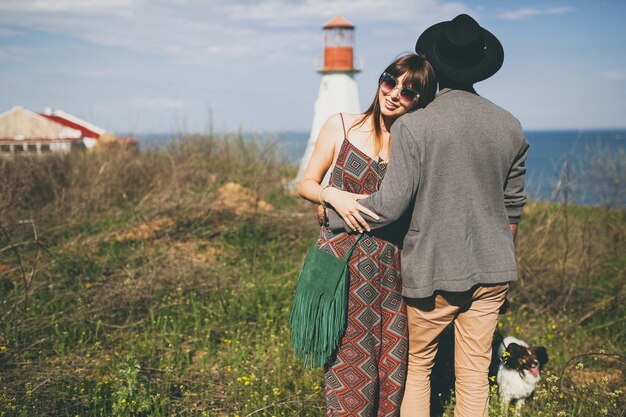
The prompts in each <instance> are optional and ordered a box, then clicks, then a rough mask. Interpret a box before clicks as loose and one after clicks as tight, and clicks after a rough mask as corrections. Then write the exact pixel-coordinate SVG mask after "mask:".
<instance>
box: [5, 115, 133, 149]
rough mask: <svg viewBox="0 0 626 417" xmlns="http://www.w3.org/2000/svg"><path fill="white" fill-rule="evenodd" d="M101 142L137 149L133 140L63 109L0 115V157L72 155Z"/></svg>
mask: <svg viewBox="0 0 626 417" xmlns="http://www.w3.org/2000/svg"><path fill="white" fill-rule="evenodd" d="M101 139H103V141H106V142H107V143H108V142H121V143H126V144H130V145H133V146H136V145H137V144H138V141H137V140H136V139H134V138H117V137H115V135H113V134H112V133H109V132H107V131H106V130H105V129H103V128H101V127H98V126H96V125H94V124H92V123H89V122H87V121H85V120H82V119H80V118H79V117H76V116H74V115H71V114H69V113H66V112H64V111H62V110H54V111H53V110H52V109H50V108H47V109H46V110H45V111H44V112H43V113H35V112H32V111H30V110H27V109H24V108H23V107H20V106H16V107H13V108H12V109H11V110H9V111H7V112H4V113H1V114H0V156H12V155H16V154H28V155H42V154H46V153H48V152H59V153H69V152H71V151H72V150H84V149H90V148H93V147H94V146H95V145H97V144H98V143H99V142H100V141H101Z"/></svg>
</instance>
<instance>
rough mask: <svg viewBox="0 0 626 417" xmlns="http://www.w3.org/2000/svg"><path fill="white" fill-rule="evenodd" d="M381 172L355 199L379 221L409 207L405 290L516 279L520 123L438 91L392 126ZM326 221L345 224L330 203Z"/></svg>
mask: <svg viewBox="0 0 626 417" xmlns="http://www.w3.org/2000/svg"><path fill="white" fill-rule="evenodd" d="M391 138H392V141H391V151H390V161H389V167H388V169H387V173H386V174H385V178H384V179H383V182H382V184H381V187H380V190H379V191H377V192H375V193H374V194H372V195H371V196H370V197H368V198H367V199H364V200H361V203H362V204H363V205H364V206H366V207H368V208H370V209H371V210H372V211H374V212H375V213H377V214H378V215H379V216H380V220H377V221H376V220H374V219H372V218H370V217H367V216H365V218H366V220H367V221H368V224H369V225H370V226H371V227H372V229H377V228H381V227H383V226H386V225H389V224H390V223H393V222H394V221H396V220H397V219H399V218H400V217H401V216H402V214H403V213H404V212H405V211H406V210H411V220H410V225H409V228H408V230H407V232H406V235H405V237H404V242H403V248H402V258H401V259H402V283H403V295H404V296H406V297H411V298H423V297H429V296H431V295H432V294H433V293H434V292H435V291H437V290H443V291H453V292H460V291H466V290H468V289H470V288H472V287H473V286H474V285H476V284H490V283H502V282H508V281H514V280H516V279H517V272H516V266H515V248H514V244H513V238H512V235H511V231H510V228H509V223H518V222H519V219H520V216H521V213H522V208H523V207H524V205H525V204H526V195H525V193H524V175H525V172H526V169H525V166H524V162H525V160H526V156H527V152H528V142H527V141H526V139H525V138H524V135H523V132H522V128H521V125H520V123H519V121H518V120H517V119H516V118H514V117H513V116H512V115H511V114H510V113H508V112H507V111H505V110H503V109H502V108H500V107H498V106H496V105H495V104H493V103H491V102H490V101H488V100H486V99H485V98H482V97H480V96H478V95H476V94H472V93H469V92H466V91H462V90H450V89H444V90H442V91H440V92H439V94H437V97H436V98H435V100H434V101H433V102H432V103H431V104H429V105H428V106H427V107H426V108H425V109H421V110H417V111H415V112H413V113H408V114H406V115H404V116H402V117H401V118H399V119H398V120H396V122H395V123H394V124H393V126H392V129H391ZM329 226H330V227H331V229H334V230H343V229H345V230H348V231H349V229H348V228H347V226H346V225H345V223H344V222H343V220H342V219H341V217H340V216H339V215H338V214H337V213H336V212H334V211H332V210H329Z"/></svg>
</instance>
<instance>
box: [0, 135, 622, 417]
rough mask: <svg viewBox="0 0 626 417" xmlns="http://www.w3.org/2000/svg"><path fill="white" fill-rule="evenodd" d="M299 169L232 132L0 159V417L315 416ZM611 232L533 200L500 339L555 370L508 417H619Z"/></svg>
mask: <svg viewBox="0 0 626 417" xmlns="http://www.w3.org/2000/svg"><path fill="white" fill-rule="evenodd" d="M294 176H295V172H294V167H292V166H288V165H286V164H284V163H282V159H281V158H280V155H279V154H278V153H277V151H276V149H274V148H273V147H272V146H271V145H268V146H259V145H257V144H255V143H254V142H253V143H248V142H246V141H244V140H243V138H242V137H241V136H240V135H234V136H225V137H218V136H194V137H190V138H187V139H186V140H184V141H180V142H177V143H175V144H173V145H172V146H171V147H170V148H168V149H166V150H163V151H158V152H157V151H154V152H147V153H141V154H134V153H132V152H130V151H129V150H127V149H123V148H122V149H112V150H109V151H108V152H99V153H87V154H81V155H73V156H69V157H59V158H49V159H46V160H42V161H29V160H25V159H24V160H22V159H20V160H14V161H3V162H0V178H1V180H0V186H1V187H2V188H0V195H1V196H2V199H1V200H0V213H1V216H0V219H1V220H0V226H1V228H0V300H1V301H0V416H111V415H113V416H173V415H177V416H241V417H243V416H294V415H298V416H300V415H301V416H322V415H324V406H325V403H324V396H323V391H322V390H323V388H322V386H323V377H322V373H321V371H320V370H313V371H311V370H306V369H303V367H302V365H301V364H300V363H299V362H298V361H297V360H296V359H295V358H294V356H293V353H292V350H291V345H290V335H289V328H288V317H289V309H290V304H291V298H292V296H293V291H294V288H295V280H296V276H297V273H298V270H299V268H300V266H301V262H302V260H303V257H304V254H305V251H306V248H307V247H308V245H310V244H311V243H312V242H313V241H314V239H315V237H316V233H317V225H316V222H315V219H314V217H313V216H314V214H313V208H312V207H311V206H310V205H308V204H306V203H304V202H302V201H300V200H298V199H297V198H296V197H294V196H293V195H291V194H290V193H289V192H288V191H287V184H288V181H289V180H290V179H291V178H293V177H294ZM625 228H626V213H625V211H624V209H623V207H621V208H619V207H618V208H600V207H598V208H585V207H573V206H567V205H563V204H561V205H556V204H550V203H542V202H531V204H529V206H528V209H527V210H526V215H525V217H524V219H523V223H522V224H521V230H520V232H519V237H518V242H517V247H518V248H517V251H518V258H519V266H520V275H521V279H520V281H519V282H518V283H517V284H515V285H514V287H513V289H512V291H511V294H510V300H511V303H512V309H511V311H510V312H509V313H508V314H506V315H503V316H501V320H500V323H499V326H498V332H499V333H500V334H502V335H509V334H510V335H514V336H517V337H519V338H522V339H524V340H526V341H528V342H530V343H532V344H542V345H544V346H546V347H547V349H548V352H549V355H550V362H549V363H548V366H547V370H546V372H545V374H544V378H543V381H542V382H541V384H540V386H539V389H538V390H537V393H536V395H535V398H534V400H532V401H528V402H527V404H526V406H525V407H524V409H523V410H522V413H521V415H523V416H540V415H543V416H596V415H598V416H602V415H607V416H621V415H623V414H624V411H625V409H626V408H625V407H626V401H625V400H624V398H625V396H624V391H625V390H626V383H625V382H624V381H625V379H624V372H625V367H626V365H625V362H626V359H625V353H624V346H626V340H625V339H626V320H625V318H626V308H625V307H624V303H623V300H624V282H625V280H624V278H625V276H624V274H625V270H626V268H625V266H626V257H625V253H626V251H625V250H624V248H625V246H624V238H625ZM448 394H449V393H446V395H444V396H442V397H441V398H442V399H444V398H447V396H448ZM452 398H453V397H452ZM452 407H453V401H445V402H443V403H442V404H441V413H442V414H443V415H447V416H451V415H452ZM491 407H492V415H494V416H499V415H501V410H500V409H499V405H498V399H497V394H496V392H495V391H494V394H493V397H492V400H491Z"/></svg>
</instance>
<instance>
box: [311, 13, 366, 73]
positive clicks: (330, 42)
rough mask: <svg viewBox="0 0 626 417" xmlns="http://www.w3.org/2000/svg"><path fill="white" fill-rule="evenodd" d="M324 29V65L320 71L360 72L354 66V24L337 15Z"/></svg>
mask: <svg viewBox="0 0 626 417" xmlns="http://www.w3.org/2000/svg"><path fill="white" fill-rule="evenodd" d="M323 29H324V67H323V68H322V69H320V70H319V72H321V73H332V72H344V73H350V74H354V73H357V72H359V70H358V69H356V68H354V25H353V24H352V23H350V22H349V21H347V20H346V19H344V18H343V17H341V16H337V17H335V18H334V19H332V20H331V21H330V22H328V23H326V24H325V25H324V27H323Z"/></svg>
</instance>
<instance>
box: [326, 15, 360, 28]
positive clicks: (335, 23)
mask: <svg viewBox="0 0 626 417" xmlns="http://www.w3.org/2000/svg"><path fill="white" fill-rule="evenodd" d="M328 28H351V29H354V25H353V24H352V23H350V22H348V21H347V20H346V19H344V18H343V17H341V16H337V17H335V18H334V19H333V20H331V21H330V22H328V23H326V24H325V25H324V29H328Z"/></svg>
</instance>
